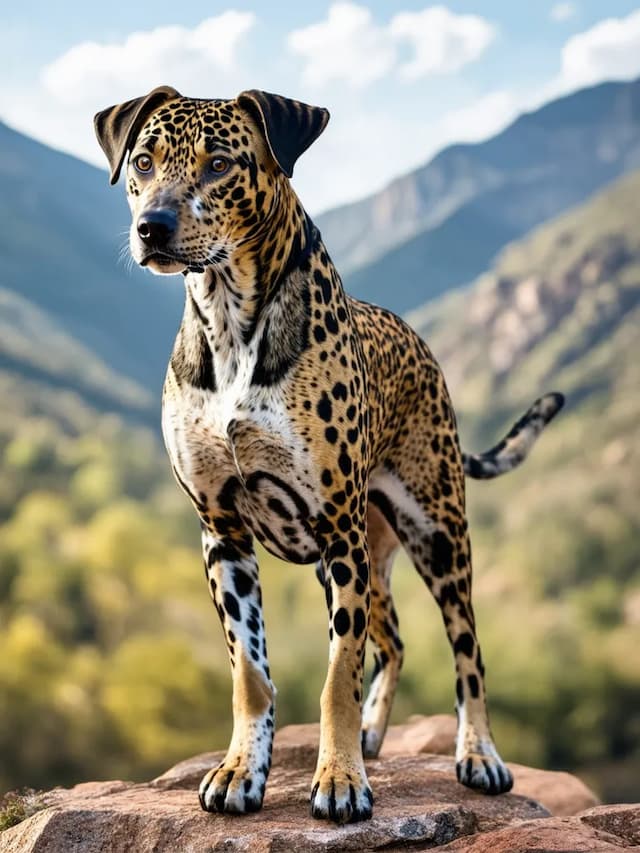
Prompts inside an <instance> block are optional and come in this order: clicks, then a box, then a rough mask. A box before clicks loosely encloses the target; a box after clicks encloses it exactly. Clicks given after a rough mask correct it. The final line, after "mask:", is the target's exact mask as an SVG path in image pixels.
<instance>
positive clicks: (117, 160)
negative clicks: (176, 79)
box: [93, 86, 180, 184]
mask: <svg viewBox="0 0 640 853" xmlns="http://www.w3.org/2000/svg"><path fill="white" fill-rule="evenodd" d="M179 97H180V93H179V92H176V90H175V89H173V88H172V87H171V86H158V88H157V89H154V90H153V91H152V92H149V94H148V95H145V96H144V97H142V98H134V99H133V100H132V101H125V102H124V104H116V105H115V106H113V107H107V109H106V110H102V112H99V113H97V114H96V116H95V118H94V119H93V126H94V128H95V131H96V136H97V137H98V142H99V143H100V147H101V148H102V150H103V151H104V153H105V154H106V155H107V160H108V161H109V165H110V166H111V179H110V182H111V183H112V184H115V183H117V180H118V178H119V177H120V169H121V168H122V164H123V162H124V158H125V157H126V155H127V151H129V150H130V149H131V146H132V145H133V143H134V142H135V139H136V136H137V135H138V133H139V132H140V128H141V127H142V125H143V124H144V123H145V121H146V120H147V119H148V118H149V116H150V115H151V113H152V112H153V111H154V110H156V109H157V108H158V107H160V106H162V104H164V103H165V101H170V100H172V99H173V98H179Z"/></svg>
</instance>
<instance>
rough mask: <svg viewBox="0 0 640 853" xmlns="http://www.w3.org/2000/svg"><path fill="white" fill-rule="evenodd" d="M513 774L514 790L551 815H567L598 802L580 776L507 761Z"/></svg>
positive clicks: (576, 812)
mask: <svg viewBox="0 0 640 853" xmlns="http://www.w3.org/2000/svg"><path fill="white" fill-rule="evenodd" d="M509 767H510V768H511V772H512V773H513V778H514V785H513V793H514V794H521V795H522V796H523V797H531V799H532V800H537V801H538V802H539V803H541V804H542V805H543V806H544V807H545V808H546V809H548V810H549V811H550V812H551V814H552V815H555V816H556V817H567V816H569V815H574V814H578V812H581V811H582V810H583V809H588V808H591V807H592V806H597V805H598V804H599V803H600V800H599V799H598V797H597V796H596V795H595V794H594V792H593V791H592V790H591V789H590V788H588V787H587V786H586V785H585V783H584V782H583V781H582V779H578V777H577V776H572V775H571V773H562V772H560V771H557V770H536V769H535V768H533V767H524V766H523V765H522V764H509Z"/></svg>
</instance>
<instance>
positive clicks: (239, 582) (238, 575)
mask: <svg viewBox="0 0 640 853" xmlns="http://www.w3.org/2000/svg"><path fill="white" fill-rule="evenodd" d="M233 585H234V586H235V588H236V592H237V593H238V595H239V596H240V598H244V597H245V596H246V595H249V593H250V592H251V590H252V589H253V578H252V577H251V575H249V574H247V572H245V571H244V569H241V568H239V567H238V566H236V567H235V568H234V570H233ZM225 605H226V602H225ZM236 606H237V605H236ZM227 610H228V608H227ZM235 618H236V619H239V618H240V614H239V613H238V616H236V617H235Z"/></svg>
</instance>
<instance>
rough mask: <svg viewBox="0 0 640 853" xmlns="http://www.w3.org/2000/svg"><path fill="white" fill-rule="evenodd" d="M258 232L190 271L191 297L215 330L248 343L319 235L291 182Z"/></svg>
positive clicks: (201, 318) (199, 315) (187, 281)
mask: <svg viewBox="0 0 640 853" xmlns="http://www.w3.org/2000/svg"><path fill="white" fill-rule="evenodd" d="M279 195H280V197H279V198H278V202H277V204H276V205H274V210H272V211H271V212H270V213H269V215H268V216H267V217H266V218H265V220H263V221H262V223H260V225H259V226H258V227H257V228H256V229H255V230H254V232H253V233H251V234H250V235H248V236H247V237H245V238H243V239H242V240H240V241H238V243H237V244H235V245H233V246H231V247H230V248H227V247H223V248H222V249H220V250H219V252H218V255H219V257H218V259H217V260H216V262H215V263H213V264H211V265H210V266H208V267H206V268H205V269H204V271H203V272H190V273H188V274H187V275H186V278H185V284H186V288H187V302H189V300H192V302H193V303H194V309H195V310H194V314H195V317H196V318H197V319H198V320H199V321H200V322H201V323H203V324H204V325H205V326H208V327H210V328H211V329H212V331H214V333H217V334H221V335H224V336H226V335H227V334H228V333H229V332H230V333H231V334H232V335H233V337H234V338H237V339H238V340H239V341H242V342H243V343H244V344H248V343H249V341H250V340H251V339H252V338H253V336H254V334H255V332H256V329H257V327H258V324H259V322H260V319H261V316H262V314H263V313H264V311H265V309H266V308H267V307H268V306H269V305H270V304H271V302H272V301H273V299H274V297H275V296H276V295H277V293H278V291H279V290H280V289H281V288H282V287H283V286H285V284H286V283H287V282H288V279H289V278H290V277H291V274H292V273H293V272H295V270H297V269H299V268H300V267H301V265H303V264H304V263H305V262H306V261H307V260H308V258H309V255H310V254H311V252H312V251H313V249H314V245H315V244H316V243H317V242H318V240H319V235H318V232H317V230H316V229H315V227H314V226H313V223H312V222H311V220H310V219H309V217H308V216H307V214H306V213H305V211H304V209H303V207H302V205H301V204H300V202H299V200H298V198H297V196H296V195H295V193H294V192H293V190H292V189H291V188H290V186H289V185H288V181H287V184H286V186H285V187H284V191H282V192H281V193H280V194H279Z"/></svg>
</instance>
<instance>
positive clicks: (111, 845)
mask: <svg viewBox="0 0 640 853" xmlns="http://www.w3.org/2000/svg"><path fill="white" fill-rule="evenodd" d="M454 730H455V725H454V721H453V718H451V717H447V716H438V717H429V718H426V717H413V718H411V720H410V721H409V722H408V723H407V724H405V725H403V726H393V727H391V729H390V731H389V734H388V738H387V741H386V743H385V749H384V751H383V754H382V755H381V756H380V758H379V759H378V760H375V761H369V762H367V767H368V773H369V778H370V781H371V783H372V787H373V790H374V793H375V798H376V799H375V809H374V818H373V820H371V821H369V822H366V823H360V824H353V825H349V826H343V827H338V826H333V825H331V824H327V823H323V822H318V821H316V820H314V819H312V818H311V817H310V816H309V811H308V798H309V787H310V781H311V775H312V772H313V766H314V761H315V757H316V753H317V747H318V727H317V726H315V725H307V726H289V727H287V728H284V729H282V730H281V731H279V732H278V734H277V735H276V743H275V746H274V754H273V769H272V772H271V777H270V780H269V785H268V787H267V794H266V797H265V803H264V807H263V809H262V811H260V812H258V813H257V814H252V815H247V816H244V817H231V816H229V817H227V816H223V815H211V814H206V813H205V812H203V811H201V810H200V807H199V805H198V801H197V795H196V789H197V784H198V782H199V780H200V778H201V776H202V775H203V773H204V772H205V770H206V769H208V768H209V767H210V766H211V764H212V763H213V762H215V761H216V760H219V759H220V758H221V757H222V756H221V753H208V754H204V755H199V756H196V757H194V758H191V759H188V760H187V761H183V762H181V763H180V764H178V765H176V766H175V767H172V768H171V769H170V770H168V771H167V772H166V773H164V774H163V775H162V776H159V777H158V778H157V779H154V780H153V781H151V782H148V783H144V784H134V783H128V782H90V783H86V784H82V785H76V786H75V787H74V788H71V789H61V788H58V789H55V790H54V791H50V792H48V793H47V794H45V795H44V796H43V798H42V805H43V806H44V808H43V810H41V811H39V812H38V813H37V814H35V815H33V816H32V817H30V818H29V819H28V820H25V821H23V822H22V823H20V824H19V825H17V826H14V827H12V828H10V829H7V830H5V831H4V832H3V833H2V834H1V835H0V853H30V852H31V851H33V853H35V851H47V853H58V851H59V853H80V851H82V853H107V851H108V853H120V851H123V853H124V851H135V853H138V851H140V853H144V851H154V852H155V853H161V851H184V853H205V851H207V853H211V851H217V850H225V851H234V850H235V851H252V853H253V851H255V853H262V851H265V853H266V851H270V853H271V851H273V853H275V851H293V850H295V851H309V853H313V851H336V853H337V851H356V850H357V851H374V850H382V849H384V850H385V851H390V850H398V851H400V850H406V849H407V848H410V849H411V850H415V851H420V850H427V849H431V848H433V847H438V846H440V847H441V848H442V849H443V850H451V851H454V850H456V851H466V850H469V851H477V853H480V851H485V850H487V851H488V850H491V851H492V853H500V851H502V850H504V851H507V850H508V851H510V853H516V851H521V850H522V851H525V850H527V851H533V850H535V851H543V850H563V851H568V850H572V851H573V850H576V851H582V850H602V851H609V850H621V849H626V850H629V849H632V850H633V849H640V847H635V846H634V845H638V844H640V807H634V806H616V807H613V806H605V807H599V808H598V807H595V808H594V805H595V804H596V803H597V799H596V797H595V795H594V794H593V793H592V792H591V791H589V789H588V788H587V787H586V786H585V785H584V784H583V783H582V782H580V781H579V780H578V779H576V778H575V777H573V776H570V775H569V774H566V773H551V772H548V771H543V770H533V769H531V768H528V767H521V766H520V765H510V766H511V769H512V771H513V774H514V777H515V780H516V785H515V791H514V792H513V793H511V794H507V795H504V796H501V797H487V796H484V795H482V794H477V793H475V792H473V791H470V790H468V789H466V788H464V787H462V786H461V785H459V784H458V783H457V782H456V780H455V771H454V761H453V758H452V757H451V755H450V754H448V753H450V752H451V749H452V746H453V734H454ZM575 812H578V814H574V816H573V817H567V815H570V814H572V813H575ZM554 845H555V846H554ZM589 845H591V846H589Z"/></svg>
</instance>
